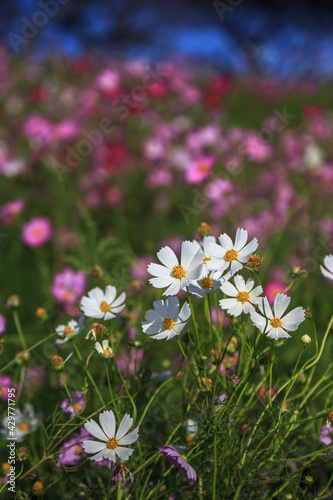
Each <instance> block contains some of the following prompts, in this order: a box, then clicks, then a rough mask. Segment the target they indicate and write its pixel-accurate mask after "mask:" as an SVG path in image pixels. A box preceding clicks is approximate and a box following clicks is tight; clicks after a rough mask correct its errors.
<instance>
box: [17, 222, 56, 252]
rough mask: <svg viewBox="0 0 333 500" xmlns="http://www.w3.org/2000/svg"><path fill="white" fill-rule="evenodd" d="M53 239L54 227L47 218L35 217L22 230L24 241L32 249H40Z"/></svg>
mask: <svg viewBox="0 0 333 500" xmlns="http://www.w3.org/2000/svg"><path fill="white" fill-rule="evenodd" d="M51 237H52V225H51V221H50V219H48V218H47V217H33V218H32V219H31V220H30V221H29V222H27V223H26V224H24V226H23V228H22V236H21V239H22V241H23V242H24V243H25V244H26V245H28V246H29V247H30V248H35V247H40V246H42V245H44V244H45V243H47V242H48V241H49V240H50V239H51Z"/></svg>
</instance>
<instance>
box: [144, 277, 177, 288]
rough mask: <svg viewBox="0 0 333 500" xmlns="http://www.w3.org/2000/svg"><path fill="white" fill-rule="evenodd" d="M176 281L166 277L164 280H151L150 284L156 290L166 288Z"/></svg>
mask: <svg viewBox="0 0 333 500" xmlns="http://www.w3.org/2000/svg"><path fill="white" fill-rule="evenodd" d="M174 281H175V278H173V277H172V276H165V277H163V278H150V280H149V283H150V284H151V285H153V287H155V288H165V287H166V286H169V285H170V284H171V283H173V282H174Z"/></svg>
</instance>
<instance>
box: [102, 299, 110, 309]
mask: <svg viewBox="0 0 333 500" xmlns="http://www.w3.org/2000/svg"><path fill="white" fill-rule="evenodd" d="M100 308H101V311H103V312H108V311H110V309H111V306H110V304H108V303H107V302H105V300H103V302H101V305H100Z"/></svg>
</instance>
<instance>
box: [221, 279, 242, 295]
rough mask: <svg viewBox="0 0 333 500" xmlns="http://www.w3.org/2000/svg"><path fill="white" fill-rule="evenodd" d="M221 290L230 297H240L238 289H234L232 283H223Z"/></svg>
mask: <svg viewBox="0 0 333 500" xmlns="http://www.w3.org/2000/svg"><path fill="white" fill-rule="evenodd" d="M221 290H222V292H223V293H225V294H226V295H228V296H229V297H236V296H237V295H238V290H237V288H236V287H234V285H233V284H232V283H229V281H226V282H225V283H222V285H221Z"/></svg>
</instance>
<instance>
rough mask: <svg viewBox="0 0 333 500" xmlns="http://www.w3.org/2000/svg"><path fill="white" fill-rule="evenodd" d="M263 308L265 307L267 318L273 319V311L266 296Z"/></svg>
mask: <svg viewBox="0 0 333 500" xmlns="http://www.w3.org/2000/svg"><path fill="white" fill-rule="evenodd" d="M264 309H265V315H266V316H267V318H268V319H273V317H274V316H273V313H272V309H271V306H270V305H269V302H268V299H267V297H265V298H264Z"/></svg>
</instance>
